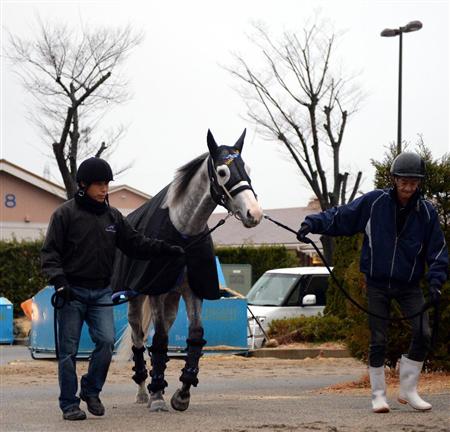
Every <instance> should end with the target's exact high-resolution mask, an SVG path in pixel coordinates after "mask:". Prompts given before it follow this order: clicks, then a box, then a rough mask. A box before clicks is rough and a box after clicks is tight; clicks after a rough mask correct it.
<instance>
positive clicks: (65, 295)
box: [56, 285, 75, 303]
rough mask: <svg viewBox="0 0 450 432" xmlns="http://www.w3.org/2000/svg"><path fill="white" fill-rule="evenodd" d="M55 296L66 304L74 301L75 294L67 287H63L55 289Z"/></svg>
mask: <svg viewBox="0 0 450 432" xmlns="http://www.w3.org/2000/svg"><path fill="white" fill-rule="evenodd" d="M56 296H57V297H59V298H60V299H62V300H64V302H65V303H68V302H70V301H72V300H75V293H74V292H73V291H72V289H71V288H70V286H69V285H64V286H61V287H59V288H56Z"/></svg>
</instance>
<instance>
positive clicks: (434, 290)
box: [429, 285, 441, 304]
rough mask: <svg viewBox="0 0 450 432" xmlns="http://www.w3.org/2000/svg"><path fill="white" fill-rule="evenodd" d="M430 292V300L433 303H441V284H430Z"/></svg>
mask: <svg viewBox="0 0 450 432" xmlns="http://www.w3.org/2000/svg"><path fill="white" fill-rule="evenodd" d="M429 292H430V300H431V302H432V303H435V304H436V303H439V300H440V299H441V290H440V286H439V285H430V287H429Z"/></svg>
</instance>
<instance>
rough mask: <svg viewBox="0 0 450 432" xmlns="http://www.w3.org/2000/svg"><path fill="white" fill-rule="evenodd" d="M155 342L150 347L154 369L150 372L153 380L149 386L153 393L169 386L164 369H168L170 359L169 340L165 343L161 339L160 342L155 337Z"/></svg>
mask: <svg viewBox="0 0 450 432" xmlns="http://www.w3.org/2000/svg"><path fill="white" fill-rule="evenodd" d="M153 342H154V344H153V345H152V346H151V347H149V349H148V352H149V354H150V357H151V362H152V370H151V372H150V376H151V377H152V381H151V382H150V384H149V385H148V386H147V388H148V391H149V392H151V393H154V392H157V391H161V390H164V389H165V388H166V387H167V385H168V384H167V381H166V380H165V379H164V371H165V370H166V364H167V362H168V361H169V357H168V356H167V349H168V346H167V345H168V341H167V340H166V341H165V343H164V341H160V343H158V341H155V339H154V340H153ZM155 342H156V344H155ZM161 342H162V343H161Z"/></svg>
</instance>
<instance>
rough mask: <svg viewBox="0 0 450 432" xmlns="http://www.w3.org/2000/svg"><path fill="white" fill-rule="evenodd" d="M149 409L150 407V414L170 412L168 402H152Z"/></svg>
mask: <svg viewBox="0 0 450 432" xmlns="http://www.w3.org/2000/svg"><path fill="white" fill-rule="evenodd" d="M149 407H150V412H162V411H169V408H167V405H166V402H165V401H163V400H154V401H150V403H149Z"/></svg>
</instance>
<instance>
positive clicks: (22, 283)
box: [0, 240, 46, 315]
mask: <svg viewBox="0 0 450 432" xmlns="http://www.w3.org/2000/svg"><path fill="white" fill-rule="evenodd" d="M41 247H42V240H36V241H17V240H12V241H0V295H1V296H3V297H6V298H7V299H8V300H9V301H11V302H12V303H13V304H14V314H15V315H17V314H18V313H19V312H20V311H21V309H20V303H21V302H23V301H24V300H27V299H29V298H30V297H32V296H33V295H34V294H36V293H37V292H38V291H39V290H40V289H42V288H43V287H44V286H45V285H46V279H45V278H44V277H43V276H42V274H41V264H40V250H41Z"/></svg>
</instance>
